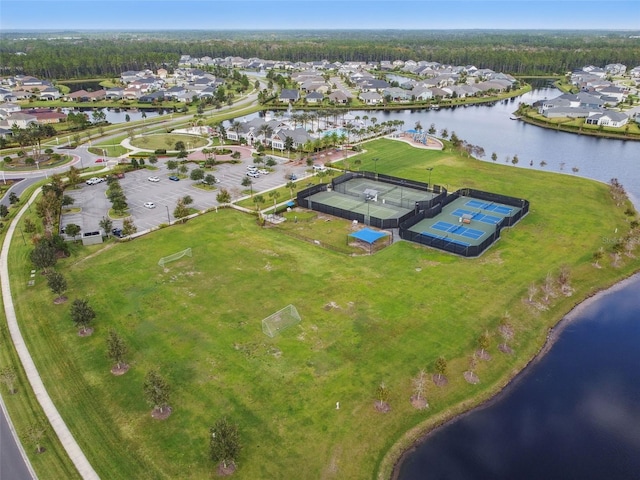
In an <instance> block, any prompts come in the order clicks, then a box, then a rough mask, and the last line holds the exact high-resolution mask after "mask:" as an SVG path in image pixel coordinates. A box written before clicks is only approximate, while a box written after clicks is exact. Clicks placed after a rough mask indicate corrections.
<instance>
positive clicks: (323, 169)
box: [313, 165, 327, 172]
mask: <svg viewBox="0 0 640 480" xmlns="http://www.w3.org/2000/svg"><path fill="white" fill-rule="evenodd" d="M313 171H314V172H326V171H327V167H325V166H324V165H314V166H313Z"/></svg>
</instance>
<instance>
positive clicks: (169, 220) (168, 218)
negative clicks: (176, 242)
mask: <svg viewBox="0 0 640 480" xmlns="http://www.w3.org/2000/svg"><path fill="white" fill-rule="evenodd" d="M164 208H166V209H167V222H168V223H169V225H171V217H170V216H169V207H168V206H167V205H165V206H164Z"/></svg>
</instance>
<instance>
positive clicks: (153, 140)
mask: <svg viewBox="0 0 640 480" xmlns="http://www.w3.org/2000/svg"><path fill="white" fill-rule="evenodd" d="M177 142H184V145H185V148H189V149H192V148H198V147H204V146H205V145H206V144H207V139H206V138H203V137H199V136H197V135H181V134H177V133H176V134H174V133H163V134H156V135H142V136H139V137H135V138H132V139H131V145H133V146H134V147H138V148H144V149H145V150H157V149H162V148H163V149H166V150H175V149H176V143H177Z"/></svg>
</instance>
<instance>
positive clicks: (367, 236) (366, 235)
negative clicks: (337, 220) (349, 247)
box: [347, 228, 389, 254]
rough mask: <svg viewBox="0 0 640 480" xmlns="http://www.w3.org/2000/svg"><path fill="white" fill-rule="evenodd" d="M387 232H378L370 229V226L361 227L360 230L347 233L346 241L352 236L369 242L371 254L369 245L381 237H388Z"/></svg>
mask: <svg viewBox="0 0 640 480" xmlns="http://www.w3.org/2000/svg"><path fill="white" fill-rule="evenodd" d="M388 236H389V233H387V232H380V231H377V230H372V229H370V228H363V229H362V230H358V231H357V232H354V233H350V234H349V235H347V243H348V242H349V238H350V237H353V238H355V239H356V240H362V241H363V242H365V243H368V244H369V254H371V245H373V244H374V243H375V242H376V241H378V240H380V239H381V238H383V237H388Z"/></svg>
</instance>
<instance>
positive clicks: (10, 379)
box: [0, 366, 18, 395]
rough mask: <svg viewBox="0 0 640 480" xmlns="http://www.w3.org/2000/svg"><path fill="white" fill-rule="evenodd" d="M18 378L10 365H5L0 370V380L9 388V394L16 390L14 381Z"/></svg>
mask: <svg viewBox="0 0 640 480" xmlns="http://www.w3.org/2000/svg"><path fill="white" fill-rule="evenodd" d="M17 380H18V374H17V373H16V371H15V369H14V368H13V367H11V366H6V367H4V368H3V369H1V370H0V382H2V383H4V384H5V386H6V387H7V390H9V395H13V394H14V393H16V392H17V391H18V390H17V389H16V381H17Z"/></svg>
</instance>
